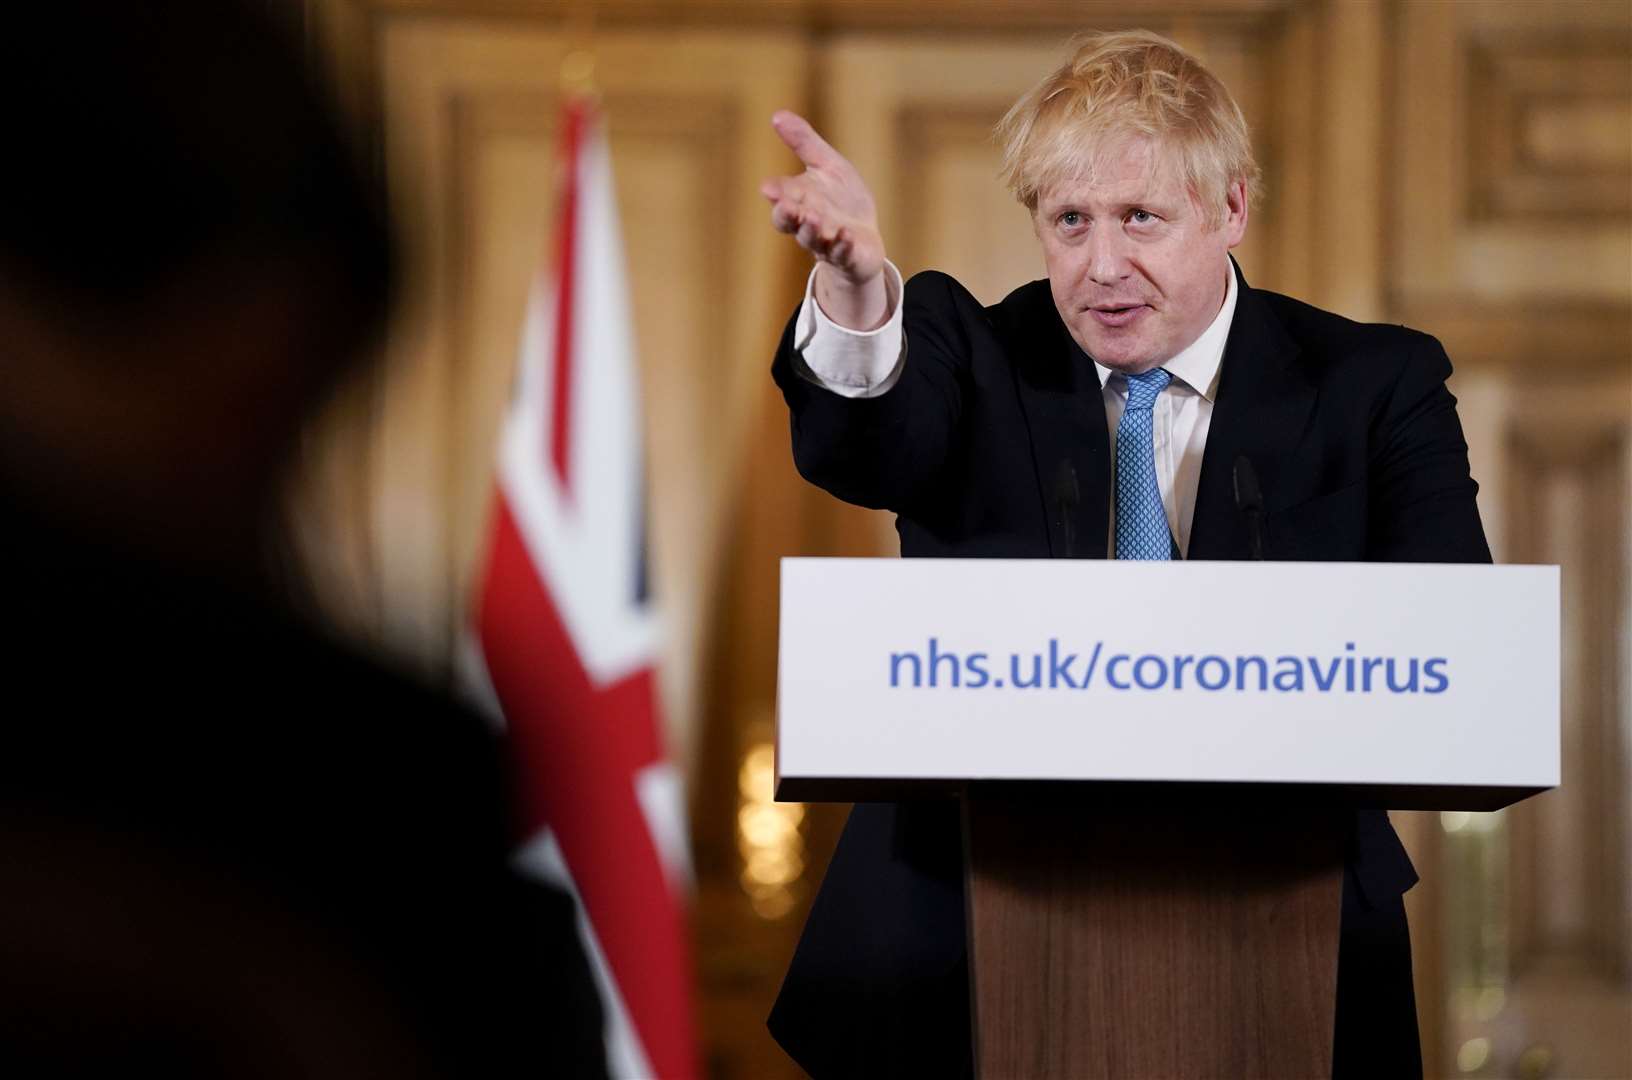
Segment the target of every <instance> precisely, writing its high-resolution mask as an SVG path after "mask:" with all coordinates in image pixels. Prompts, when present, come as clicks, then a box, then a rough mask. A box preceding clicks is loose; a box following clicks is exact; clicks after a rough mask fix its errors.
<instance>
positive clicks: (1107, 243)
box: [1087, 227, 1129, 285]
mask: <svg viewBox="0 0 1632 1080" xmlns="http://www.w3.org/2000/svg"><path fill="white" fill-rule="evenodd" d="M1087 246H1088V251H1087V255H1088V265H1087V274H1088V278H1089V280H1091V281H1092V282H1093V283H1094V284H1096V285H1116V284H1117V283H1119V282H1121V281H1122V280H1123V279H1125V278H1126V277H1127V276H1128V272H1129V271H1128V265H1129V264H1128V251H1127V237H1126V236H1124V235H1123V234H1122V230H1121V229H1117V228H1098V227H1096V228H1094V229H1092V230H1090V232H1089V235H1088V239H1087Z"/></svg>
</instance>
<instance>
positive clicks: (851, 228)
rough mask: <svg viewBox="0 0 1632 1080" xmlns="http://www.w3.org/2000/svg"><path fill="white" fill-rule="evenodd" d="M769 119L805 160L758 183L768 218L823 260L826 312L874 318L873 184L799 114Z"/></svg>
mask: <svg viewBox="0 0 1632 1080" xmlns="http://www.w3.org/2000/svg"><path fill="white" fill-rule="evenodd" d="M771 127H773V128H774V129H776V133H777V135H778V136H779V137H780V138H781V139H782V141H783V142H784V143H786V144H787V146H788V149H790V150H792V151H793V152H794V153H795V154H797V155H798V156H799V160H800V162H801V163H803V164H804V166H805V171H804V172H802V173H800V174H799V175H798V176H782V177H774V178H772V179H770V180H766V181H765V182H764V183H763V184H761V185H760V186H759V192H760V194H761V195H764V196H765V198H766V200H767V201H768V202H770V204H771V224H772V225H773V226H775V228H776V230H777V231H778V232H784V233H791V234H792V235H793V237H794V239H796V240H797V241H798V242H799V246H800V247H802V248H804V249H805V250H806V251H808V252H810V253H811V254H812V255H814V256H815V257H816V260H817V261H818V262H820V263H822V264H823V267H824V272H823V273H820V274H818V275H817V282H818V290H819V291H818V299H819V300H821V302H822V307H823V310H825V311H827V312H828V315H829V316H830V317H832V318H834V319H835V320H836V321H838V322H840V323H844V324H848V325H852V326H854V325H856V323H857V322H858V321H859V322H864V323H869V324H870V323H872V322H873V321H875V319H876V318H877V317H878V315H879V314H880V313H881V312H882V310H883V307H884V305H885V303H886V300H885V296H884V284H883V278H882V274H883V270H884V239H883V237H882V236H880V235H879V231H878V210H877V208H876V207H875V206H874V205H873V194H872V192H870V191H868V190H867V184H866V183H865V182H864V181H863V180H862V178H861V174H860V173H858V172H857V171H856V168H855V166H854V165H851V164H850V162H849V161H847V160H845V158H844V156H843V155H842V154H840V153H839V152H838V151H837V150H835V149H833V147H831V146H829V145H828V144H827V140H825V139H823V138H822V137H821V136H820V135H818V134H817V133H816V129H815V128H813V127H811V126H810V123H809V122H808V121H807V120H805V118H804V117H802V116H800V115H798V114H797V113H793V112H789V111H787V110H786V109H784V110H781V111H780V112H778V113H776V114H775V115H774V116H772V117H771ZM826 270H831V271H832V273H831V274H829V273H826V272H825V271H826ZM824 279H825V280H824ZM835 309H837V310H835Z"/></svg>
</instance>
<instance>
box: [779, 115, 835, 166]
mask: <svg viewBox="0 0 1632 1080" xmlns="http://www.w3.org/2000/svg"><path fill="white" fill-rule="evenodd" d="M771 127H772V128H774V129H775V130H776V134H777V136H778V137H780V138H781V140H782V141H783V142H784V143H786V144H787V147H788V149H789V150H792V151H793V152H794V153H795V154H796V155H798V157H799V160H800V161H802V162H804V164H805V165H806V166H809V167H821V166H823V165H827V164H830V163H831V162H832V161H833V159H835V158H837V157H838V156H839V152H838V151H837V150H835V149H833V148H832V147H831V146H829V145H828V144H827V140H826V139H824V138H822V137H821V136H820V135H818V134H817V133H816V129H815V128H813V127H811V126H810V121H808V120H806V119H805V118H804V117H802V116H800V115H799V114H798V113H796V112H792V111H790V110H788V109H781V110H778V111H777V112H776V113H775V114H774V115H773V116H772V117H771Z"/></svg>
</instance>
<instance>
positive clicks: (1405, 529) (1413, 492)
mask: <svg viewBox="0 0 1632 1080" xmlns="http://www.w3.org/2000/svg"><path fill="white" fill-rule="evenodd" d="M1450 374H1451V362H1450V360H1449V359H1448V358H1447V357H1446V355H1445V350H1444V349H1443V348H1442V347H1441V346H1440V344H1439V342H1438V341H1435V340H1434V339H1433V338H1431V337H1427V336H1426V335H1413V343H1412V346H1411V348H1410V350H1409V353H1408V355H1407V357H1406V360H1405V362H1404V364H1403V365H1402V367H1401V369H1400V373H1399V375H1398V377H1397V378H1396V379H1395V382H1394V385H1393V386H1392V388H1391V389H1390V390H1389V392H1388V394H1387V395H1386V396H1385V397H1384V399H1383V401H1382V403H1381V406H1380V408H1379V409H1378V413H1377V416H1376V417H1375V419H1374V421H1373V425H1372V436H1371V451H1370V453H1371V463H1370V474H1371V493H1370V496H1371V498H1370V502H1371V516H1370V521H1369V523H1368V528H1367V531H1368V536H1367V549H1368V552H1369V557H1370V558H1371V559H1372V560H1375V561H1380V562H1428V563H1431V562H1490V546H1489V544H1488V543H1486V540H1485V530H1484V526H1483V525H1482V524H1481V523H1480V520H1479V508H1478V505H1477V503H1476V502H1475V496H1476V495H1477V494H1478V491H1479V485H1478V484H1477V483H1475V482H1474V479H1473V476H1472V474H1471V472H1470V471H1469V468H1468V444H1467V441H1466V440H1465V439H1464V438H1463V435H1462V424H1461V421H1460V420H1458V419H1457V415H1456V398H1455V397H1453V396H1452V395H1451V392H1450V390H1449V389H1448V388H1447V387H1446V385H1445V380H1446V379H1447V378H1448V377H1449V376H1450Z"/></svg>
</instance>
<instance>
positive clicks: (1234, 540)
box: [1189, 267, 1315, 559]
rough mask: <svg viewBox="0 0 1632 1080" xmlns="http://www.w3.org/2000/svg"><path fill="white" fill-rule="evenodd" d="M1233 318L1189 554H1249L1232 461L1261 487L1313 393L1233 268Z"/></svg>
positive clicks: (1282, 457)
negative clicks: (1247, 466) (1241, 463)
mask: <svg viewBox="0 0 1632 1080" xmlns="http://www.w3.org/2000/svg"><path fill="white" fill-rule="evenodd" d="M1236 283H1237V286H1238V290H1239V291H1238V293H1237V297H1236V303H1235V318H1234V321H1233V322H1232V323H1231V325H1230V336H1229V339H1228V341H1227V342H1226V343H1225V346H1224V360H1223V366H1222V368H1221V369H1220V373H1219V386H1218V394H1217V397H1216V398H1215V400H1214V402H1213V417H1212V423H1211V425H1210V426H1209V428H1208V431H1207V449H1206V450H1205V451H1204V452H1203V454H1202V458H1201V478H1200V480H1199V481H1198V484H1197V491H1196V513H1195V518H1194V520H1193V521H1192V523H1191V527H1190V552H1189V557H1190V558H1192V559H1246V558H1249V557H1250V549H1249V546H1248V538H1247V527H1246V521H1245V519H1244V517H1243V516H1242V514H1241V512H1240V510H1239V508H1238V507H1237V506H1236V503H1235V462H1236V459H1237V458H1238V457H1242V456H1245V457H1246V458H1247V460H1249V461H1250V462H1252V466H1253V470H1254V471H1255V472H1256V473H1257V474H1258V476H1259V479H1260V481H1261V483H1262V485H1263V488H1264V490H1265V492H1266V493H1267V492H1272V491H1273V490H1274V489H1275V486H1276V485H1275V478H1276V477H1277V475H1279V474H1282V473H1284V472H1285V471H1286V466H1287V464H1288V456H1289V455H1290V454H1291V452H1292V451H1293V449H1294V448H1295V447H1296V445H1297V443H1298V440H1299V438H1300V437H1301V436H1302V435H1303V432H1304V429H1305V427H1306V425H1307V424H1308V422H1309V416H1310V412H1311V410H1312V409H1313V407H1314V402H1315V391H1314V388H1313V387H1312V386H1311V385H1310V384H1309V382H1308V380H1307V379H1305V378H1304V376H1303V375H1302V373H1301V372H1300V371H1299V370H1298V369H1297V367H1296V366H1295V365H1294V363H1293V361H1294V359H1295V358H1296V357H1297V355H1298V347H1297V344H1296V343H1295V342H1293V341H1292V339H1291V338H1290V337H1288V336H1287V333H1286V331H1285V329H1284V328H1283V327H1282V326H1281V324H1280V322H1279V321H1278V320H1277V319H1276V318H1275V315H1274V313H1273V312H1271V311H1270V309H1269V305H1268V304H1267V303H1265V301H1264V300H1263V298H1262V297H1260V296H1259V295H1258V293H1257V292H1255V291H1254V290H1253V289H1251V288H1249V287H1248V285H1247V283H1246V279H1245V278H1243V277H1242V276H1241V272H1240V268H1239V267H1237V268H1236Z"/></svg>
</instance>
